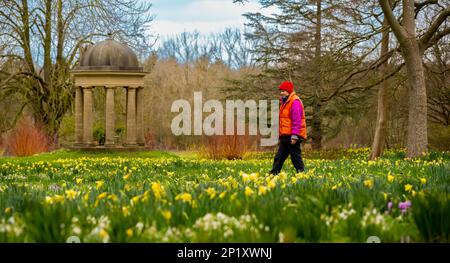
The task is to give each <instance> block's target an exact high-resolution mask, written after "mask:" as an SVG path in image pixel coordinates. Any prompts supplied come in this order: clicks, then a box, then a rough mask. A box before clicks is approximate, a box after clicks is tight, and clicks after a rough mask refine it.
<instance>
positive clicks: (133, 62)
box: [76, 38, 142, 71]
mask: <svg viewBox="0 0 450 263" xmlns="http://www.w3.org/2000/svg"><path fill="white" fill-rule="evenodd" d="M76 70H82V71H84V70H93V71H142V67H139V62H138V58H137V56H136V54H135V53H134V52H133V50H131V48H129V47H128V46H127V45H125V44H122V43H120V42H118V41H116V40H114V39H111V38H108V39H106V40H104V41H101V42H99V43H97V44H95V45H93V46H90V47H88V48H87V50H86V51H85V52H84V53H83V54H82V56H81V58H80V65H79V66H78V67H77V69H76Z"/></svg>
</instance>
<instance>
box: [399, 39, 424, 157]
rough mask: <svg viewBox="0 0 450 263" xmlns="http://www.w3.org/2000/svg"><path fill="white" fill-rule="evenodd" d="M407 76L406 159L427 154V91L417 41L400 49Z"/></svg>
mask: <svg viewBox="0 0 450 263" xmlns="http://www.w3.org/2000/svg"><path fill="white" fill-rule="evenodd" d="M402 51H403V52H404V58H405V63H406V74H407V76H408V95H409V111H408V112H409V116H408V138H407V146H406V148H407V157H408V158H413V157H419V156H421V155H424V154H427V152H428V149H427V146H428V133H427V90H426V85H425V74H424V69H423V64H422V63H423V62H422V53H421V51H420V48H419V45H418V43H417V41H415V40H414V41H410V45H408V47H407V48H404V49H402Z"/></svg>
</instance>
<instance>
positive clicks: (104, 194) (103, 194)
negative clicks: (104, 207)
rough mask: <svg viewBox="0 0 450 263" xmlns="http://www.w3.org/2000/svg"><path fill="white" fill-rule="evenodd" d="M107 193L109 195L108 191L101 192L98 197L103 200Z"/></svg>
mask: <svg viewBox="0 0 450 263" xmlns="http://www.w3.org/2000/svg"><path fill="white" fill-rule="evenodd" d="M107 195H108V193H107V192H104V193H101V194H99V195H98V196H97V199H98V200H102V199H103V198H105V197H106V196H107Z"/></svg>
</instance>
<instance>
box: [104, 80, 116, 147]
mask: <svg viewBox="0 0 450 263" xmlns="http://www.w3.org/2000/svg"><path fill="white" fill-rule="evenodd" d="M105 89H106V107H105V146H114V135H115V122H116V119H115V118H116V114H115V112H114V91H115V87H105Z"/></svg>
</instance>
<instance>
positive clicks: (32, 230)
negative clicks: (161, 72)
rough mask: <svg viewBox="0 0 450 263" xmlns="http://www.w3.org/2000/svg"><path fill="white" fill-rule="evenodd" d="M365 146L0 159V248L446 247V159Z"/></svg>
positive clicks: (449, 168) (449, 226) (449, 159)
mask: <svg viewBox="0 0 450 263" xmlns="http://www.w3.org/2000/svg"><path fill="white" fill-rule="evenodd" d="M368 151H369V150H368V149H353V150H346V151H342V150H329V151H321V152H305V154H304V156H305V164H306V168H307V170H306V172H305V173H298V174H296V173H294V171H295V170H294V168H293V167H292V165H291V163H290V161H288V162H287V163H286V164H285V167H284V170H283V172H282V173H280V174H279V175H277V176H273V175H268V174H267V171H269V170H270V167H271V164H272V157H273V156H272V155H273V154H272V153H258V154H251V155H249V157H248V158H246V159H244V160H233V161H230V160H206V159H202V158H200V157H199V155H197V154H195V153H186V152H181V153H174V152H134V153H83V152H77V151H68V150H59V151H55V152H51V153H45V154H40V155H37V156H32V157H23V158H17V157H14V158H12V157H2V158H0V242H65V241H66V239H67V238H68V237H69V236H78V237H80V239H81V240H82V242H365V241H366V239H367V238H368V237H369V236H378V237H380V239H381V241H382V242H400V241H401V240H404V239H405V238H406V237H407V238H408V239H409V240H410V241H411V242H448V241H449V240H450V223H449V222H450V153H449V152H432V153H431V154H430V155H428V156H426V157H423V158H420V159H413V160H409V159H405V158H404V156H405V154H404V152H403V151H402V150H390V151H387V153H386V154H385V157H383V158H380V159H379V160H377V161H367V156H368Z"/></svg>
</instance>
